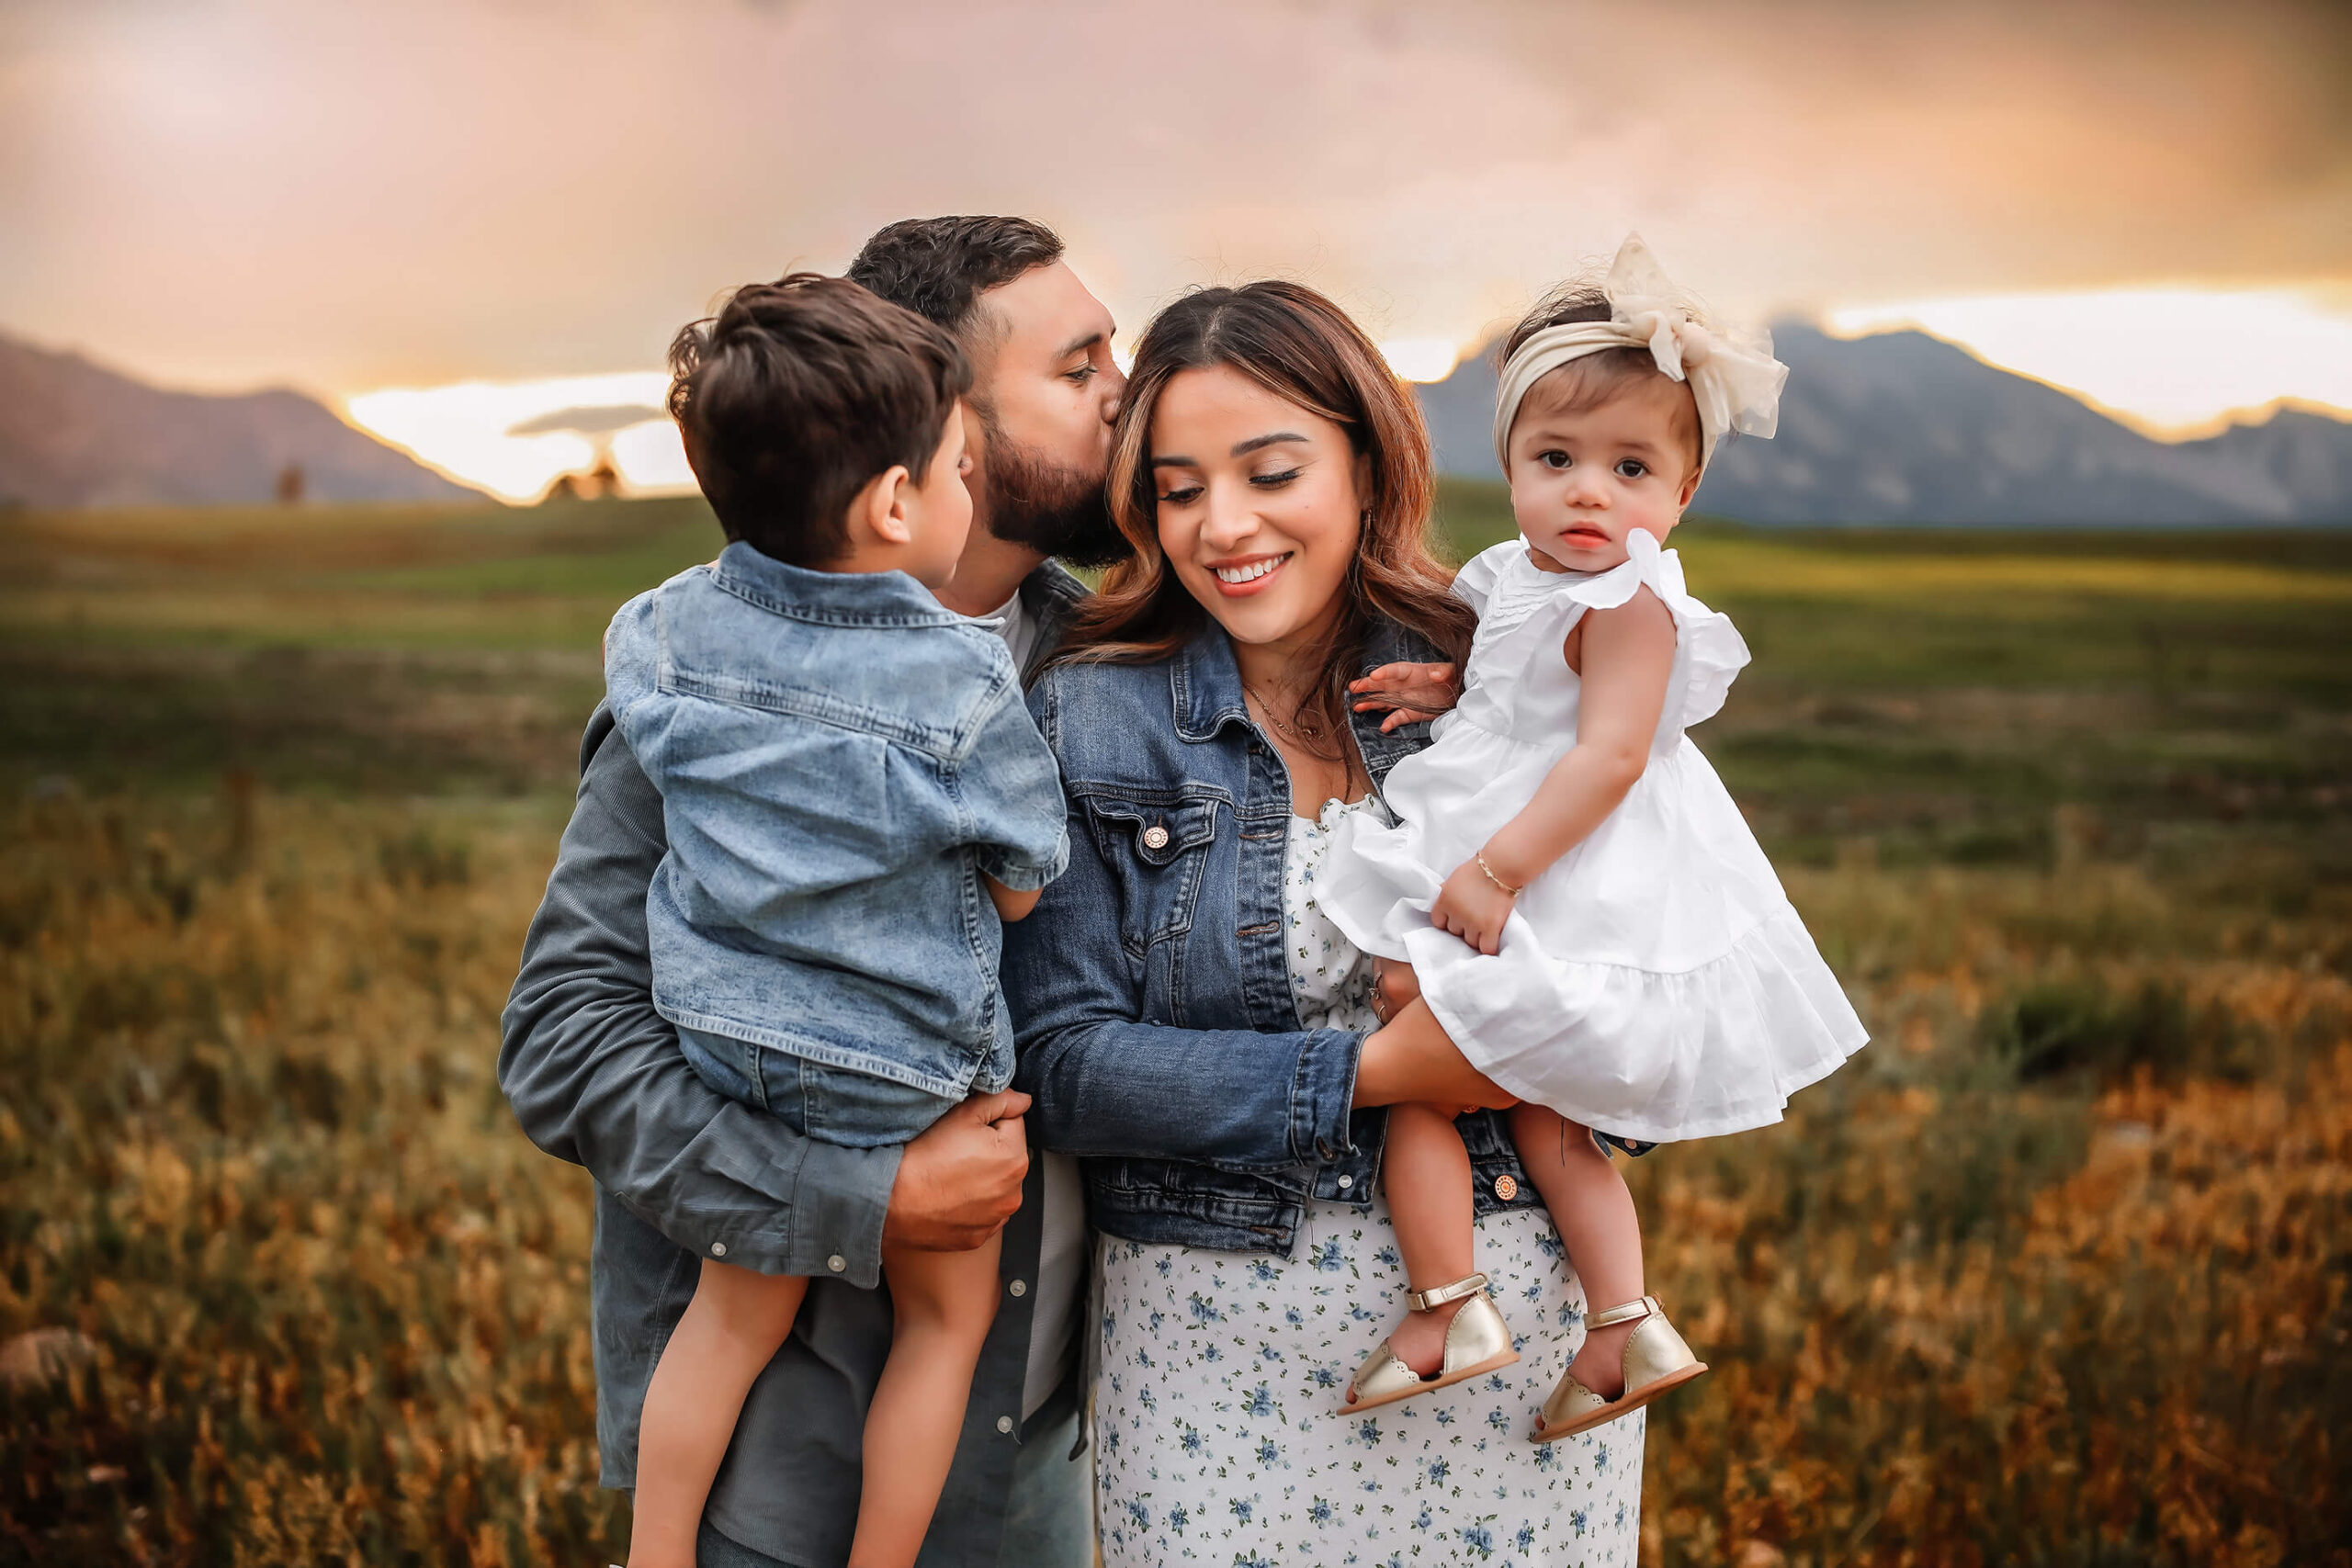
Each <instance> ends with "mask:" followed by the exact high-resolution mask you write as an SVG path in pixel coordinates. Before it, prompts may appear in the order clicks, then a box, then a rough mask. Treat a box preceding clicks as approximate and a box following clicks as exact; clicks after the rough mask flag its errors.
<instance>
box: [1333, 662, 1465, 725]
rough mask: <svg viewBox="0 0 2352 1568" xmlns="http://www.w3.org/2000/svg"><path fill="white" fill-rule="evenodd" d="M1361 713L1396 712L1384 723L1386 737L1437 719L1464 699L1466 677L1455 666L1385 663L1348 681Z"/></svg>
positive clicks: (1350, 691) (1384, 720) (1382, 722)
mask: <svg viewBox="0 0 2352 1568" xmlns="http://www.w3.org/2000/svg"><path fill="white" fill-rule="evenodd" d="M1348 694H1349V695H1351V697H1353V698H1354V699H1355V710H1356V712H1358V713H1378V712H1379V711H1380V710H1381V709H1383V708H1391V709H1394V710H1395V711H1394V712H1392V713H1390V714H1389V716H1387V717H1386V718H1384V719H1382V720H1381V721H1380V732H1381V733H1382V734H1383V735H1385V734H1387V733H1388V732H1389V731H1390V730H1392V729H1394V728H1397V726H1398V725H1400V724H1419V723H1420V722H1421V721H1422V720H1423V719H1425V718H1435V717H1436V716H1438V715H1440V714H1442V713H1443V712H1444V711H1445V710H1446V709H1448V708H1450V707H1452V706H1453V705H1454V704H1455V703H1457V702H1460V701H1461V700H1462V674H1461V671H1459V670H1458V669H1456V668H1455V667H1454V666H1453V665H1451V664H1384V665H1382V666H1381V667H1380V668H1379V669H1377V670H1375V671H1373V672H1372V673H1371V674H1369V675H1366V676H1364V677H1363V679H1362V680H1360V681H1351V682H1348Z"/></svg>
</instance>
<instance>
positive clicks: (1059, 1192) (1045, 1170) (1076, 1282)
mask: <svg viewBox="0 0 2352 1568" xmlns="http://www.w3.org/2000/svg"><path fill="white" fill-rule="evenodd" d="M967 619H968V620H970V621H971V623H972V624H973V625H974V626H986V627H987V628H988V629H989V630H990V631H992V632H994V633H996V634H997V636H999V637H1002V638H1004V646H1005V648H1006V649H1007V650H1008V651H1010V652H1011V653H1012V667H1013V668H1014V669H1015V670H1024V669H1026V668H1028V664H1029V656H1030V654H1031V653H1032V652H1034V651H1035V649H1036V647H1037V618H1036V617H1035V615H1031V614H1029V612H1028V610H1027V608H1026V607H1025V606H1024V605H1023V604H1022V603H1021V594H1020V592H1018V591H1015V592H1014V593H1013V595H1012V598H1010V599H1008V600H1006V601H1005V602H1004V603H1003V604H1001V605H999V606H998V607H997V608H996V609H994V610H992V611H990V612H989V614H987V615H972V616H968V617H967ZM1036 1157H1037V1162H1038V1169H1039V1172H1040V1174H1041V1175H1042V1176H1043V1178H1044V1193H1045V1201H1044V1210H1045V1212H1044V1213H1043V1214H1042V1215H1041V1216H1040V1217H1041V1220H1042V1222H1043V1223H1042V1224H1041V1226H1040V1229H1039V1232H1038V1238H1037V1278H1036V1280H1035V1284H1036V1287H1037V1292H1036V1300H1035V1303H1033V1304H1032V1305H1031V1307H1030V1318H1029V1369H1028V1371H1027V1374H1026V1375H1025V1376H1024V1377H1023V1379H1022V1384H1021V1418H1022V1419H1023V1420H1024V1421H1025V1420H1027V1419H1028V1418H1029V1417H1030V1416H1035V1414H1036V1413H1037V1411H1038V1409H1039V1408H1040V1407H1041V1406H1042V1405H1044V1404H1045V1403H1046V1400H1047V1399H1049V1398H1051V1397H1052V1396H1053V1393H1054V1390H1055V1389H1057V1388H1058V1387H1060V1386H1061V1381H1062V1378H1063V1376H1064V1374H1065V1373H1067V1372H1068V1371H1069V1343H1070V1337H1071V1336H1072V1335H1074V1334H1076V1333H1077V1332H1078V1319H1079V1292H1080V1288H1081V1286H1082V1285H1083V1284H1084V1282H1085V1277H1086V1199H1085V1196H1084V1192H1083V1190H1082V1189H1081V1188H1080V1185H1079V1179H1078V1162H1077V1161H1076V1160H1074V1159H1072V1158H1070V1157H1069V1156H1068V1155H1057V1154H1047V1153H1046V1152H1044V1151H1043V1150H1040V1151H1038V1154H1037V1156H1036Z"/></svg>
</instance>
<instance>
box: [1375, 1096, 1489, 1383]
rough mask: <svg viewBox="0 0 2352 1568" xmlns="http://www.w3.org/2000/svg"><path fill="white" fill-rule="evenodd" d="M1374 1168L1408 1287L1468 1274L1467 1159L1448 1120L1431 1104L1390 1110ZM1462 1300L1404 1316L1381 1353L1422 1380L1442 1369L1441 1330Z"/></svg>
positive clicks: (1424, 1288) (1422, 1288)
mask: <svg viewBox="0 0 2352 1568" xmlns="http://www.w3.org/2000/svg"><path fill="white" fill-rule="evenodd" d="M1381 1165H1382V1172H1381V1180H1382V1182H1383V1183H1384V1185H1385V1189H1386V1191H1387V1193H1388V1217H1389V1218H1390V1220H1392V1221H1393V1222H1394V1223H1395V1224H1396V1226H1397V1251H1399V1252H1401V1253H1403V1254H1404V1257H1405V1278H1406V1280H1408V1282H1409V1283H1410V1284H1411V1285H1412V1287H1413V1289H1415V1290H1417V1291H1430V1290H1435V1289H1436V1288H1437V1287H1438V1286H1440V1285H1448V1284H1452V1283H1453V1281H1454V1280H1459V1279H1461V1278H1462V1277H1463V1276H1464V1274H1467V1273H1469V1272H1471V1270H1472V1269H1474V1268H1476V1265H1475V1264H1474V1263H1472V1262H1471V1250H1472V1249H1471V1236H1470V1220H1471V1207H1470V1154H1469V1151H1468V1150H1466V1149H1464V1147H1463V1146H1462V1134H1460V1133H1457V1132H1455V1131H1454V1128H1453V1117H1451V1116H1449V1115H1448V1114H1447V1113H1446V1112H1445V1111H1442V1110H1440V1109H1439V1108H1438V1107H1436V1106H1433V1105H1416V1104H1405V1105H1392V1106H1390V1107H1389V1108H1388V1145H1387V1149H1386V1152H1385V1154H1383V1156H1381ZM1468 1299H1469V1298H1467V1297H1464V1298H1463V1299H1462V1300H1461V1301H1452V1302H1447V1303H1445V1304H1444V1305H1442V1306H1438V1307H1432V1308H1431V1309H1430V1310H1429V1311H1428V1312H1410V1313H1407V1314H1405V1321H1404V1322H1403V1323H1401V1324H1399V1325H1397V1329H1396V1331H1395V1332H1394V1333H1392V1334H1390V1335H1389V1337H1388V1348H1390V1349H1391V1350H1393V1351H1395V1352H1396V1353H1397V1359H1398V1360H1400V1361H1402V1362H1404V1363H1405V1364H1406V1365H1407V1366H1408V1367H1410V1368H1412V1369H1413V1370H1414V1371H1417V1372H1419V1373H1420V1374H1421V1375H1422V1376H1423V1377H1428V1376H1430V1375H1431V1374H1432V1373H1434V1372H1436V1371H1438V1370H1439V1369H1440V1368H1441V1367H1442V1366H1443V1365H1444V1364H1445V1331H1446V1329H1447V1328H1448V1327H1449V1326H1451V1325H1453V1314H1455V1313H1457V1312H1460V1311H1461V1310H1462V1308H1463V1305H1464V1302H1466V1301H1467V1300H1468Z"/></svg>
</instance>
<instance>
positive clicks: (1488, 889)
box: [1430, 859, 1512, 957]
mask: <svg viewBox="0 0 2352 1568" xmlns="http://www.w3.org/2000/svg"><path fill="white" fill-rule="evenodd" d="M1511 903H1512V899H1511V896H1510V894H1508V893H1506V892H1504V891H1503V890H1502V889H1501V888H1500V887H1498V886H1495V883H1494V880H1493V879H1492V878H1491V877H1489V876H1487V874H1486V873H1485V872H1483V871H1481V870H1479V869H1478V863H1477V861H1476V859H1472V860H1466V861H1464V862H1463V863H1461V864H1460V865H1458V866H1456V867H1454V870H1453V875H1452V876H1449V877H1447V878H1446V879H1445V886H1443V887H1441V888H1439V889H1438V895H1437V902H1436V903H1434V904H1432V905H1430V924H1431V925H1433V926H1435V927H1436V928H1437V929H1438V930H1440V931H1452V932H1453V934H1454V935H1455V936H1458V937H1460V938H1461V939H1462V940H1463V941H1464V942H1468V943H1469V944H1470V945H1471V946H1472V947H1475V948H1476V949H1477V950H1478V951H1479V952H1481V953H1486V954H1487V955H1488V956H1490V957H1491V956H1492V955H1493V954H1495V953H1499V952H1501V951H1502V945H1503V922H1504V921H1506V920H1508V919H1510V907H1511Z"/></svg>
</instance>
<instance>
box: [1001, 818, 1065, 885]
mask: <svg viewBox="0 0 2352 1568" xmlns="http://www.w3.org/2000/svg"><path fill="white" fill-rule="evenodd" d="M980 870H981V871H982V872H983V873H985V874H988V875H989V876H990V877H993V878H995V879H996V881H998V882H1000V883H1001V884H1002V885H1003V886H1004V887H1005V888H1006V890H1007V891H1009V892H1013V893H1035V892H1036V891H1037V890H1038V889H1039V888H1041V887H1043V886H1046V884H1047V883H1049V882H1051V881H1053V879H1054V878H1056V877H1057V876H1059V875H1060V874H1062V873H1063V872H1065V871H1068V870H1069V829H1068V828H1064V829H1062V836H1061V841H1060V842H1058V843H1057V844H1056V845H1055V846H1054V852H1053V853H1052V854H1050V855H1048V856H1046V859H1045V860H1044V861H1043V862H1038V861H1034V860H1031V859H1030V858H1029V857H1028V856H1027V855H1022V854H1013V853H1011V852H1006V851H1002V850H999V851H996V852H992V853H986V854H983V855H982V856H981V857H980Z"/></svg>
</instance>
